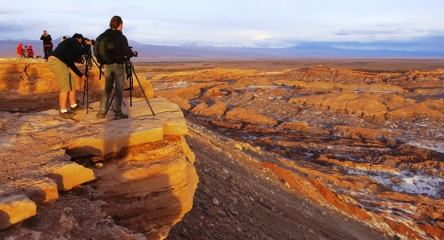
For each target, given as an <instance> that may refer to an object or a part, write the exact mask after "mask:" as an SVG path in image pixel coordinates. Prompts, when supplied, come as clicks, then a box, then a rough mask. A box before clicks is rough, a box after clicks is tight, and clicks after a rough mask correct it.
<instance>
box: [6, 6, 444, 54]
mask: <svg viewBox="0 0 444 240" xmlns="http://www.w3.org/2000/svg"><path fill="white" fill-rule="evenodd" d="M31 5H33V6H34V5H37V6H35V7H33V9H35V11H34V10H33V11H31V12H27V13H24V9H23V7H22V6H31ZM442 9H444V2H443V1H438V0H424V1H416V0H415V1H413V0H405V1H400V0H392V1H385V0H384V1H383V0H375V1H364V2H363V1H352V0H336V1H322V0H321V1H316V2H310V1H286V0H279V1H269V0H256V1H253V0H245V1H234V0H226V1H216V0H207V1H201V0H188V1H180V0H170V1H154V2H152V1H150V2H148V1H141V0H139V1H131V2H128V3H122V2H121V1H110V0H108V1H104V0H97V1H76V2H66V1H44V0H43V1H39V2H35V1H29V0H18V1H16V2H15V4H14V5H12V4H9V5H5V6H3V9H2V11H1V12H0V27H1V26H4V27H3V28H2V29H4V31H2V36H0V37H1V38H36V36H37V37H38V36H40V34H41V31H42V30H43V29H47V30H48V31H49V32H51V33H52V35H53V36H61V35H66V34H67V33H69V34H72V33H74V32H81V33H83V34H84V35H87V36H96V35H98V34H100V33H101V32H103V31H104V30H105V29H106V28H107V27H108V24H109V19H110V18H111V17H112V16H113V15H120V16H121V17H122V18H123V20H124V34H125V35H127V37H128V38H129V39H131V40H136V41H140V42H146V43H154V42H170V43H176V44H182V43H184V42H208V43H211V42H213V43H214V44H219V45H221V44H224V45H243V46H247V45H257V44H274V45H285V42H286V41H287V40H292V41H293V42H294V41H377V40H396V39H412V38H417V37H422V36H430V35H434V34H442V33H444V25H442V22H444V15H443V14H442V13H441V10H442ZM5 26H11V27H9V28H8V27H5ZM5 30H6V31H5ZM418 30H422V31H418ZM150 41H154V42H150Z"/></svg>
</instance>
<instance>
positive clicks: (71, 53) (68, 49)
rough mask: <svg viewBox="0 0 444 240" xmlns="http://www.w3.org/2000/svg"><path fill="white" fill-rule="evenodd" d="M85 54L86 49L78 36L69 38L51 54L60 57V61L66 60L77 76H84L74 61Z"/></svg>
mask: <svg viewBox="0 0 444 240" xmlns="http://www.w3.org/2000/svg"><path fill="white" fill-rule="evenodd" d="M84 54H86V52H85V49H84V48H83V45H82V44H81V43H79V41H78V40H77V38H67V39H65V40H64V41H63V42H61V43H59V45H57V47H56V49H54V51H53V52H52V54H51V56H54V57H56V58H58V59H60V61H62V62H64V63H65V64H66V65H67V66H68V67H69V68H71V70H72V71H73V72H74V73H75V74H76V75H77V76H79V77H82V76H83V74H82V72H80V70H79V69H78V68H77V66H76V65H75V64H74V62H75V61H76V60H77V59H79V58H80V57H82V55H84Z"/></svg>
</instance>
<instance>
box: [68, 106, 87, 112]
mask: <svg viewBox="0 0 444 240" xmlns="http://www.w3.org/2000/svg"><path fill="white" fill-rule="evenodd" d="M83 110H86V107H83V106H80V105H79V104H77V106H75V107H73V108H71V111H72V112H74V113H77V112H80V111H83Z"/></svg>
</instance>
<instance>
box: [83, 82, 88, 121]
mask: <svg viewBox="0 0 444 240" xmlns="http://www.w3.org/2000/svg"><path fill="white" fill-rule="evenodd" d="M85 84H86V113H89V101H88V99H89V98H88V78H87V79H86V81H85ZM84 106H85V105H84Z"/></svg>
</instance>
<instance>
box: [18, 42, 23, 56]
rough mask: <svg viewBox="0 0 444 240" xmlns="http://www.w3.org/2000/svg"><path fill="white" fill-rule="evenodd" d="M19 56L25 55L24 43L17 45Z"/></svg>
mask: <svg viewBox="0 0 444 240" xmlns="http://www.w3.org/2000/svg"><path fill="white" fill-rule="evenodd" d="M17 56H18V57H19V58H21V57H23V43H19V44H18V45H17Z"/></svg>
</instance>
